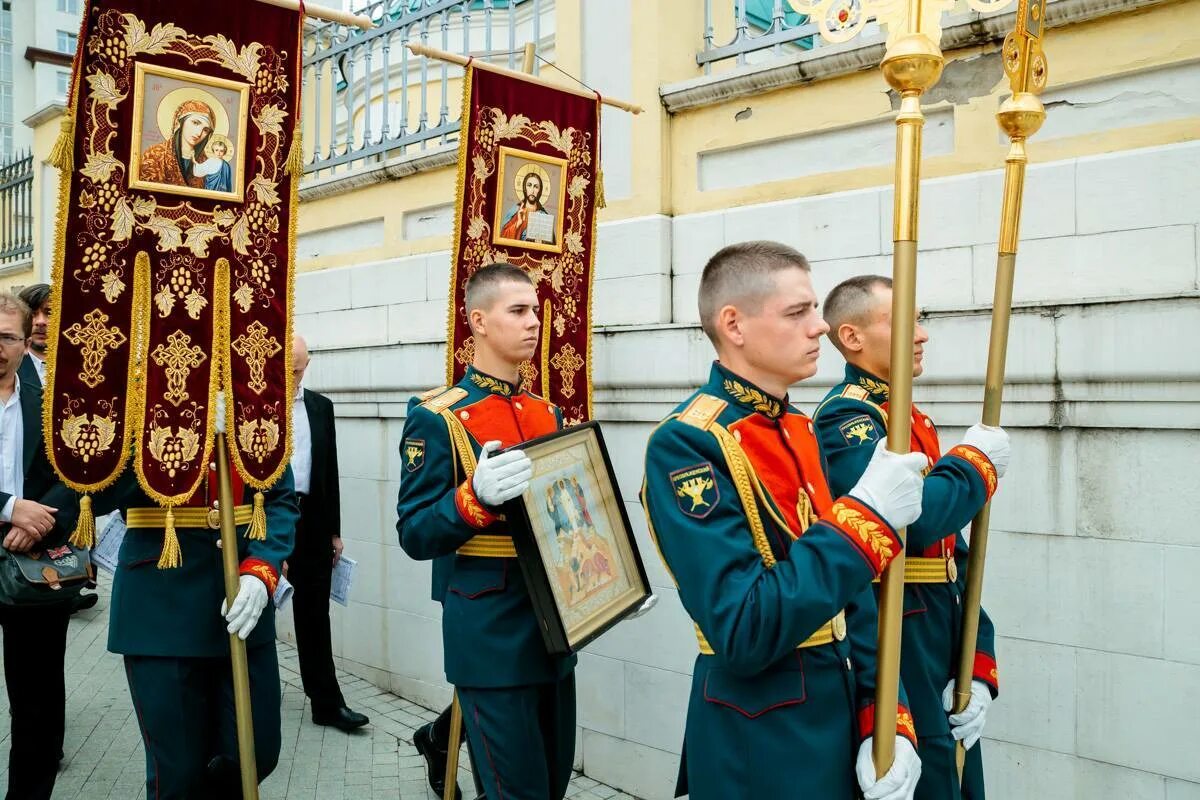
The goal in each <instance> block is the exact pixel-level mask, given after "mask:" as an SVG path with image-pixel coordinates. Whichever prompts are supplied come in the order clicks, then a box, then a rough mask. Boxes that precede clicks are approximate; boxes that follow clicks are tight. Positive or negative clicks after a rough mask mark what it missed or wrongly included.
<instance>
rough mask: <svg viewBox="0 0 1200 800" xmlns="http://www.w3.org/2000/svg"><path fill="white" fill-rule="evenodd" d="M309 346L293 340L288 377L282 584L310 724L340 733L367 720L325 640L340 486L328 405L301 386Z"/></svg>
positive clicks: (338, 542)
mask: <svg viewBox="0 0 1200 800" xmlns="http://www.w3.org/2000/svg"><path fill="white" fill-rule="evenodd" d="M307 368H308V345H307V344H306V343H305V341H304V339H303V338H301V337H300V336H296V337H294V338H293V340H292V376H293V379H294V380H293V383H294V384H295V386H296V396H295V400H294V403H295V405H294V406H293V408H292V472H293V473H294V474H295V477H296V493H297V495H299V497H300V522H299V523H298V524H297V525H296V549H295V551H293V553H292V555H291V556H290V557H289V558H288V573H287V576H288V580H289V581H291V583H292V586H294V587H295V594H294V595H293V598H292V614H293V618H294V619H295V623H296V648H297V650H298V651H299V655H300V678H301V680H302V681H303V682H304V693H305V694H306V695H308V699H309V701H310V702H311V703H312V714H313V722H315V723H316V724H317V725H332V726H334V727H335V728H339V729H340V730H343V731H352V730H354V729H355V728H361V727H362V726H363V725H366V724H367V723H368V722H370V720H369V719H367V717H366V715H364V714H359V713H357V712H355V711H351V710H350V709H349V708H347V707H346V700H345V698H343V697H342V690H341V688H340V687H339V686H338V682H337V674H336V672H335V671H334V666H333V644H332V642H331V641H330V635H329V589H330V583H331V581H332V578H333V567H334V565H335V564H336V563H337V561H338V559H339V558H341V556H342V536H341V533H342V527H341V494H340V491H339V489H338V461H337V436H336V433H335V430H334V424H333V403H332V402H331V401H330V400H329V398H328V397H326V396H325V395H322V394H317V393H316V392H313V391H309V390H308V389H305V388H303V386H302V385H301V384H302V381H303V380H304V371H305V370H306V369H307Z"/></svg>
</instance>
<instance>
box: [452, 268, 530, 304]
mask: <svg viewBox="0 0 1200 800" xmlns="http://www.w3.org/2000/svg"><path fill="white" fill-rule="evenodd" d="M506 283H524V284H526V285H528V286H533V281H532V280H531V279H530V278H529V275H528V274H527V273H526V272H525V270H523V269H521V268H520V267H514V266H513V265H512V264H505V263H503V262H499V263H496V264H488V265H487V266H486V267H480V268H479V269H478V270H476V271H475V274H473V275H472V276H471V277H469V278H467V288H466V292H465V297H464V300H465V301H466V302H465V305H466V310H467V314H468V315H470V313H471V312H472V311H473V310H475V309H476V308H478V309H482V310H484V311H487V310H488V309H490V308H491V307H492V304H493V303H495V302H496V295H497V294H499V290H500V287H501V286H503V285H504V284H506Z"/></svg>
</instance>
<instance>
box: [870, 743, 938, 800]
mask: <svg viewBox="0 0 1200 800" xmlns="http://www.w3.org/2000/svg"><path fill="white" fill-rule="evenodd" d="M874 739H875V737H873V736H868V737H867V740H866V741H865V742H863V743H862V744H861V745H859V746H858V761H857V762H856V764H855V767H854V771H855V772H856V773H857V774H858V785H859V788H861V789H862V790H863V797H864V798H865V800H912V796H913V792H915V791H916V790H917V781H918V780H920V778H921V759H920V758H918V757H917V751H916V748H914V747H913V746H912V742H910V741H909V740H908V739H905V738H904V737H903V736H897V737H896V758H895V759H894V760H893V761H892V768H891V769H889V770H888V771H887V774H886V775H884V776H883V777H882V778H880V779H879V780H875V758H874V757H873V756H872V755H871V745H872V743H873V742H874Z"/></svg>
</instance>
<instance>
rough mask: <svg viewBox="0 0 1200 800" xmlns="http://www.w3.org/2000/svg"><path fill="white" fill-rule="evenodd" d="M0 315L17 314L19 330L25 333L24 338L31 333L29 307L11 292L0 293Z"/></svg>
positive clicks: (31, 320)
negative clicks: (19, 320)
mask: <svg viewBox="0 0 1200 800" xmlns="http://www.w3.org/2000/svg"><path fill="white" fill-rule="evenodd" d="M0 314H17V315H19V316H20V317H21V330H23V331H24V332H25V338H26V339H28V338H29V335H30V334H31V333H33V312H32V311H30V310H29V306H28V305H26V304H25V301H24V300H22V299H21V298H19V297H17V296H16V295H15V294H13V293H12V292H0Z"/></svg>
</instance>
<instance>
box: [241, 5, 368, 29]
mask: <svg viewBox="0 0 1200 800" xmlns="http://www.w3.org/2000/svg"><path fill="white" fill-rule="evenodd" d="M258 2H260V3H266V4H267V5H269V6H279V7H280V8H290V9H292V10H293V11H299V10H300V0H258ZM304 13H305V14H306V15H307V16H310V17H315V18H317V19H323V20H325V21H326V22H340V23H342V24H343V25H353V26H354V27H356V28H362V29H363V30H364V31H368V30H370V29H371V28H374V27H375V23H374V22H371V20H369V19H367V18H366V17H364V16H361V15H359V14H351V13H349V12H348V11H342V10H341V9H338V8H328V7H326V6H318V5H315V4H313V3H305V4H304Z"/></svg>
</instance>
